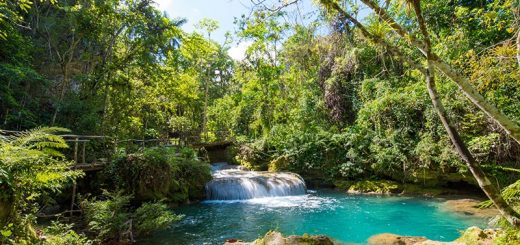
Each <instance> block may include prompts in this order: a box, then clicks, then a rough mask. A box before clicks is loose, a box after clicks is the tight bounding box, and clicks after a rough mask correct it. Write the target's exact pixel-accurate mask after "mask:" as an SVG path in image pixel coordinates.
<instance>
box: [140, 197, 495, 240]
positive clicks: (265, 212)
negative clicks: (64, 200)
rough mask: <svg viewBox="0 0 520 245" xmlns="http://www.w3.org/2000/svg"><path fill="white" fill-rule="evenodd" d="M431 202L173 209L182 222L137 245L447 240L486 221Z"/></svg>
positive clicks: (334, 201)
mask: <svg viewBox="0 0 520 245" xmlns="http://www.w3.org/2000/svg"><path fill="white" fill-rule="evenodd" d="M439 205H440V202H439V201H437V200H435V199H426V198H411V197H391V196H366V195H363V196H362V195H348V194H344V193H340V192H336V191H331V190H319V191H315V192H313V191H311V193H309V194H308V195H304V196H291V197H276V198H260V199H252V200H245V201H208V202H203V203H199V204H194V205H189V206H185V207H181V208H177V209H175V210H174V211H175V212H176V213H180V214H184V215H185V217H184V219H183V220H182V221H181V222H179V223H177V224H175V225H174V226H172V227H171V228H170V229H168V230H165V231H161V232H158V233H156V234H154V235H153V236H151V237H150V238H147V239H143V240H140V241H139V242H138V244H178V245H184V244H186V245H188V244H223V242H224V241H225V240H226V239H231V238H236V239H242V240H245V241H252V240H254V239H256V238H258V237H260V236H262V235H263V234H265V233H266V232H267V231H269V230H278V231H280V232H282V233H283V234H284V235H289V234H296V235H302V234H304V233H308V234H324V235H327V236H330V237H332V238H333V239H336V240H337V241H339V242H342V243H346V244H351V243H354V244H365V243H366V240H367V239H368V238H369V237H370V236H372V235H374V234H378V233H384V232H389V233H397V234H401V235H410V236H426V237H428V238H430V239H434V240H441V241H450V240H453V239H455V238H457V237H458V236H459V234H460V231H461V230H463V229H465V228H467V227H469V226H474V225H476V226H481V227H482V226H485V225H486V221H485V220H482V219H479V218H475V217H471V216H465V215H458V214H454V213H450V212H445V211H442V210H441V209H440V208H439Z"/></svg>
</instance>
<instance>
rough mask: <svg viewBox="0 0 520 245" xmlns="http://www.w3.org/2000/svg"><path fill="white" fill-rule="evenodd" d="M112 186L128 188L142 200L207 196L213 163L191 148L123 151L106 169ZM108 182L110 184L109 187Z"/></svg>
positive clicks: (130, 192)
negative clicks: (201, 158) (207, 186)
mask: <svg viewBox="0 0 520 245" xmlns="http://www.w3.org/2000/svg"><path fill="white" fill-rule="evenodd" d="M106 175H107V178H108V179H110V180H111V181H108V182H107V185H108V186H112V187H116V188H118V189H121V190H125V191H126V192H128V194H132V195H134V196H135V198H136V199H137V200H140V201H152V200H166V201H168V202H170V203H186V202H189V201H190V200H191V201H194V200H202V199H203V198H204V186H205V184H206V182H208V181H210V180H211V174H210V165H209V164H208V163H206V162H203V161H200V160H199V159H198V157H197V154H196V152H195V151H193V150H192V149H190V148H182V149H180V150H179V151H178V150H177V149H175V148H168V147H156V148H146V149H144V150H143V151H141V152H136V153H131V154H123V155H122V156H120V157H118V158H116V159H115V160H114V162H113V163H112V164H111V165H110V166H108V168H107V170H106ZM108 186H107V187H108Z"/></svg>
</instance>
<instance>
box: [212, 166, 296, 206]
mask: <svg viewBox="0 0 520 245" xmlns="http://www.w3.org/2000/svg"><path fill="white" fill-rule="evenodd" d="M212 169H213V180H211V181H210V182H208V183H207V184H206V196H207V197H208V199H209V200H245V199H253V198H260V197H276V196H295V195H304V194H305V192H306V187H305V182H304V181H303V179H302V178H301V177H300V176H299V175H298V174H295V173H288V172H282V173H271V172H260V171H247V170H244V169H240V168H239V167H238V166H232V165H227V164H222V163H220V164H215V165H213V168H212Z"/></svg>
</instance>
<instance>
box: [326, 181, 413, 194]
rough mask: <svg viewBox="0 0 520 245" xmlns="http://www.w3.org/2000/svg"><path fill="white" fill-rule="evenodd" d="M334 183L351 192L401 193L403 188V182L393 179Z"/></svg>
mask: <svg viewBox="0 0 520 245" xmlns="http://www.w3.org/2000/svg"><path fill="white" fill-rule="evenodd" d="M334 184H335V185H336V187H337V188H339V189H340V190H346V191H347V192H349V193H373V194H391V193H400V192H401V191H402V190H403V188H402V186H401V184H399V183H397V182H395V181H391V180H362V181H345V180H338V181H336V182H334Z"/></svg>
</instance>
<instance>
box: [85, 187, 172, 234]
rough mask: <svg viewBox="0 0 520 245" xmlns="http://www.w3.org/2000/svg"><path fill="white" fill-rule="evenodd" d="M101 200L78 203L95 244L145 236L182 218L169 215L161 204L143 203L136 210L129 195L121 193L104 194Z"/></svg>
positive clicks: (170, 213) (86, 200)
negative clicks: (94, 238)
mask: <svg viewBox="0 0 520 245" xmlns="http://www.w3.org/2000/svg"><path fill="white" fill-rule="evenodd" d="M104 198H105V199H104V200H96V199H93V200H88V199H85V200H83V201H82V202H81V207H82V209H83V210H84V212H85V220H86V222H87V226H88V228H89V230H90V231H91V232H94V233H95V234H96V239H97V241H98V242H104V241H128V240H131V239H132V238H134V235H145V234H148V233H149V232H151V231H154V230H160V229H164V228H166V227H168V226H169V225H171V224H172V223H174V222H177V221H179V220H180V219H181V218H182V216H179V215H175V214H173V213H172V212H170V211H169V210H168V208H167V206H166V205H165V204H163V203H159V202H156V203H144V204H142V205H141V206H140V207H138V208H137V209H135V210H134V209H133V208H132V206H131V205H130V200H131V199H132V196H130V195H124V194H122V192H117V193H110V192H107V191H105V192H104Z"/></svg>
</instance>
